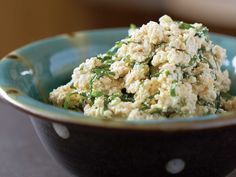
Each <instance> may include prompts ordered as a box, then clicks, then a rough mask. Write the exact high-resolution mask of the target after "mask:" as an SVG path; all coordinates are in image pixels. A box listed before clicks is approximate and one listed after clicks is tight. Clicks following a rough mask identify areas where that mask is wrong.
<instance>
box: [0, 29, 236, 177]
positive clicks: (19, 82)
mask: <svg viewBox="0 0 236 177" xmlns="http://www.w3.org/2000/svg"><path fill="white" fill-rule="evenodd" d="M126 35H127V29H106V30H95V31H85V32H78V33H73V34H66V35H61V36H56V37H53V38H49V39H45V40H41V41H38V42H35V43H33V44H30V45H27V46H25V47H22V48H20V49H18V50H15V51H14V52H12V53H10V54H9V55H7V56H6V57H4V58H3V59H2V60H1V61H0V93H1V96H2V98H3V100H5V101H6V102H7V103H10V104H11V105H13V106H14V107H16V108H18V109H20V110H22V111H24V112H26V113H27V114H28V115H29V116H30V117H31V120H32V122H33V125H34V127H35V129H36V132H37V134H38V136H39V138H40V140H41V141H42V143H43V144H44V146H45V148H46V149H47V150H48V151H49V152H50V153H51V154H52V155H53V156H54V157H55V158H56V159H57V160H58V161H59V162H60V163H61V164H63V166H64V167H66V168H67V169H68V170H70V171H71V172H72V173H74V174H76V175H79V176H80V177H95V176H96V177H146V176H148V177H157V176H160V177H168V176H177V177H190V176H191V177H224V176H226V175H227V174H228V173H230V172H231V171H232V170H233V169H234V168H235V167H236V113H235V112H232V113H227V114H225V115H220V116H219V115H218V116H217V115H210V116H205V117H194V118H191V119H184V118H179V119H174V120H164V121H136V122H135V121H133V122H132V121H129V122H125V121H123V122H119V121H103V120H96V119H94V118H92V117H86V116H84V115H83V113H79V112H73V111H68V110H65V109H61V108H57V107H54V106H52V105H50V104H49V103H48V94H49V92H50V91H51V90H52V89H53V88H56V87H58V86H59V85H62V84H65V83H66V82H67V81H69V80H70V76H71V74H72V71H73V68H75V67H76V66H78V65H79V64H80V63H81V62H82V61H84V60H85V59H86V58H88V57H91V56H94V55H97V54H98V53H102V52H105V51H106V50H107V49H109V48H110V47H111V46H112V45H113V44H114V42H115V41H117V40H120V39H122V38H123V37H125V36H126ZM211 39H212V40H213V41H214V42H215V43H217V44H219V45H221V46H223V47H225V48H226V49H227V51H228V53H227V55H228V59H227V60H226V62H225V63H224V66H223V68H227V69H228V70H229V73H230V78H231V80H232V88H231V92H232V94H235V95H236V67H235V66H236V57H235V56H236V38H234V37H230V36H224V35H218V34H211Z"/></svg>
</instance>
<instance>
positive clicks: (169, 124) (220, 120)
mask: <svg viewBox="0 0 236 177" xmlns="http://www.w3.org/2000/svg"><path fill="white" fill-rule="evenodd" d="M124 29H127V28H105V29H95V30H86V31H77V32H73V33H70V34H62V35H56V36H53V37H49V38H45V39H41V40H38V41H35V42H32V43H29V44H27V45H25V46H23V47H20V48H18V49H16V50H14V51H13V52H10V54H8V55H6V56H5V57H3V59H2V60H0V64H1V61H3V60H5V59H7V56H9V55H11V54H12V53H16V52H17V51H20V50H22V49H26V48H28V47H30V46H32V45H38V44H43V43H44V42H46V41H53V40H55V39H57V38H59V37H64V38H65V39H67V38H69V37H71V36H74V35H76V34H82V33H91V32H102V31H116V30H124ZM211 34H215V35H218V36H222V37H231V38H235V37H234V36H228V35H224V34H216V33H211ZM0 77H1V76H0ZM25 96H26V97H29V96H28V95H25ZM0 98H2V99H3V101H5V102H6V103H9V104H10V105H12V106H14V107H15V108H17V109H19V110H21V111H23V112H26V113H28V114H29V115H31V116H33V117H37V118H40V119H44V120H47V121H52V122H58V123H68V124H75V125H80V126H86V127H88V126H89V127H94V128H105V129H117V130H132V131H167V132H169V131H191V130H204V129H211V128H220V127H225V126H232V125H236V111H234V112H229V113H224V114H221V115H210V116H198V117H194V118H175V119H168V120H163V121H162V120H146V121H114V120H103V119H97V118H94V117H89V116H85V115H84V114H83V113H80V114H77V117H76V116H71V115H69V114H68V115H66V114H60V113H58V112H56V111H49V110H50V109H49V108H50V107H51V108H53V107H54V108H53V109H55V110H58V111H59V110H60V111H62V108H56V107H55V106H52V105H48V104H46V103H43V102H40V101H38V100H36V99H33V98H32V101H36V102H39V104H41V106H42V107H43V108H45V109H43V108H38V107H34V106H30V105H27V104H25V103H22V102H21V101H19V100H17V99H14V97H13V96H11V95H10V94H8V93H7V91H6V90H5V89H4V88H2V87H1V86H0ZM47 108H48V109H47ZM63 111H66V112H72V111H69V110H63ZM77 113H78V112H77ZM78 116H79V117H78ZM216 117H217V118H216Z"/></svg>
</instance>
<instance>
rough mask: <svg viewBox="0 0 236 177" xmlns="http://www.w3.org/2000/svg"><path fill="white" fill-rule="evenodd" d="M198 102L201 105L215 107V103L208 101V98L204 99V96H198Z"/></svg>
mask: <svg viewBox="0 0 236 177" xmlns="http://www.w3.org/2000/svg"><path fill="white" fill-rule="evenodd" d="M197 103H198V104H199V105H201V106H210V107H215V105H213V104H212V103H210V102H208V101H206V100H204V99H202V98H199V97H198V101H197Z"/></svg>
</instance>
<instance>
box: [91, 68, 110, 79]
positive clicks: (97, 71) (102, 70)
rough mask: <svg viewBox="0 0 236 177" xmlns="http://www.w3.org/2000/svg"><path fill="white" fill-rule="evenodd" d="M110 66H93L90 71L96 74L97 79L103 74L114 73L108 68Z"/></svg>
mask: <svg viewBox="0 0 236 177" xmlns="http://www.w3.org/2000/svg"><path fill="white" fill-rule="evenodd" d="M109 68H110V66H108V65H102V66H98V67H96V68H94V69H93V70H92V73H94V74H95V75H96V78H97V79H100V78H101V77H103V76H113V75H114V73H113V72H111V71H110V70H109Z"/></svg>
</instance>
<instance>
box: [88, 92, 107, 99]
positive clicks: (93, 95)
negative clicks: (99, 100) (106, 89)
mask: <svg viewBox="0 0 236 177" xmlns="http://www.w3.org/2000/svg"><path fill="white" fill-rule="evenodd" d="M103 95H104V94H103V93H102V92H101V91H97V90H93V91H92V92H91V95H90V96H92V97H95V98H96V97H100V96H103Z"/></svg>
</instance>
